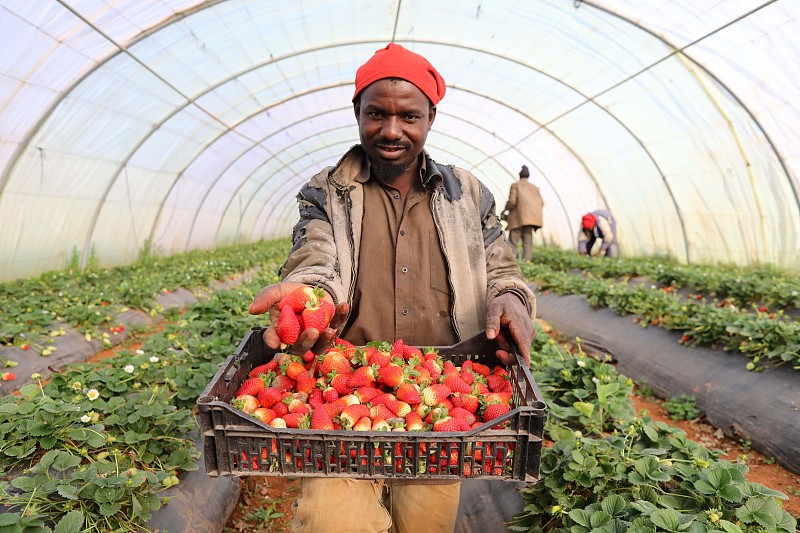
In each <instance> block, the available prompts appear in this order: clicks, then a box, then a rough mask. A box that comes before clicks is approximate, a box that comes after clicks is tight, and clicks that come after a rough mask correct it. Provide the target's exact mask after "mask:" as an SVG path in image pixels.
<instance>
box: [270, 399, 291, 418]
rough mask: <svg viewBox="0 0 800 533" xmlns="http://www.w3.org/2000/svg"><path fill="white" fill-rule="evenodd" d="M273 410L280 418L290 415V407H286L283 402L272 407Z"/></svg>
mask: <svg viewBox="0 0 800 533" xmlns="http://www.w3.org/2000/svg"><path fill="white" fill-rule="evenodd" d="M272 410H273V411H275V414H276V415H278V416H279V417H284V416H286V415H287V414H289V407H287V406H286V404H285V403H283V402H278V403H276V404H275V405H273V406H272Z"/></svg>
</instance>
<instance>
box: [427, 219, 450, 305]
mask: <svg viewBox="0 0 800 533" xmlns="http://www.w3.org/2000/svg"><path fill="white" fill-rule="evenodd" d="M428 241H429V243H428V264H429V265H430V287H431V289H433V290H435V291H438V292H441V293H443V294H447V295H450V283H449V282H448V281H447V264H446V263H445V259H444V252H442V247H441V246H440V245H439V234H438V233H437V232H436V229H432V230H430V232H429V239H428Z"/></svg>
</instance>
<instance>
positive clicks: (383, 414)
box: [369, 405, 394, 421]
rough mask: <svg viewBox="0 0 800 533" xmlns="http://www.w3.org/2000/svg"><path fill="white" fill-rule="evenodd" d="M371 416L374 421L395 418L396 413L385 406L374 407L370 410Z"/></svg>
mask: <svg viewBox="0 0 800 533" xmlns="http://www.w3.org/2000/svg"><path fill="white" fill-rule="evenodd" d="M369 416H370V418H372V420H373V421H375V420H386V419H387V418H394V413H393V412H392V410H391V409H389V408H388V407H387V406H385V405H373V406H372V408H371V409H370V410H369Z"/></svg>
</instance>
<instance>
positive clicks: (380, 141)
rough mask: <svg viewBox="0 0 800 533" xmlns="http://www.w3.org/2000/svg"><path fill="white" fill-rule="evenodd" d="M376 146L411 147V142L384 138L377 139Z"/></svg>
mask: <svg viewBox="0 0 800 533" xmlns="http://www.w3.org/2000/svg"><path fill="white" fill-rule="evenodd" d="M375 146H377V147H379V148H405V149H410V148H411V143H410V142H405V141H386V140H383V139H378V140H377V141H375Z"/></svg>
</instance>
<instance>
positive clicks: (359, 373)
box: [347, 366, 375, 389]
mask: <svg viewBox="0 0 800 533" xmlns="http://www.w3.org/2000/svg"><path fill="white" fill-rule="evenodd" d="M364 385H369V386H373V385H375V369H374V368H372V367H371V366H360V367H358V368H356V369H355V371H354V372H353V374H352V375H351V376H350V379H349V380H348V381H347V386H348V387H352V388H354V389H357V388H358V387H363V386H364Z"/></svg>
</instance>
